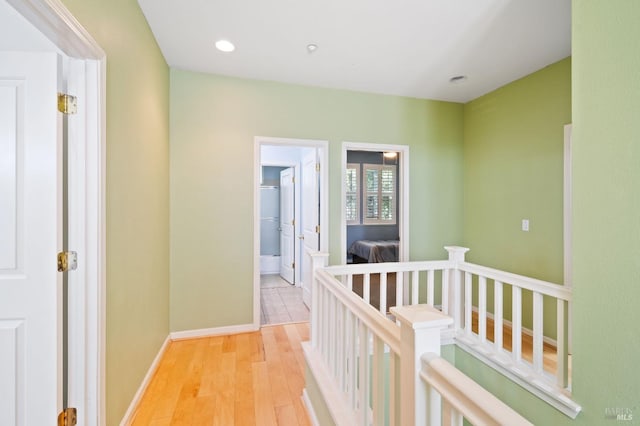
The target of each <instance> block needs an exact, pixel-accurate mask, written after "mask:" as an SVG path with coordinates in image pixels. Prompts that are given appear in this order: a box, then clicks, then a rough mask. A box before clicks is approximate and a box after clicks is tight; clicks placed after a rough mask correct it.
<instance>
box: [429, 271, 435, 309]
mask: <svg viewBox="0 0 640 426" xmlns="http://www.w3.org/2000/svg"><path fill="white" fill-rule="evenodd" d="M434 277H435V271H434V270H433V269H429V270H428V271H427V305H429V306H435V303H436V302H435V298H436V297H435V278H434Z"/></svg>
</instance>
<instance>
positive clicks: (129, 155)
mask: <svg viewBox="0 0 640 426" xmlns="http://www.w3.org/2000/svg"><path fill="white" fill-rule="evenodd" d="M63 1H64V4H65V5H66V6H67V7H68V8H69V10H70V11H71V12H72V13H73V15H74V16H75V17H76V18H77V19H78V20H79V21H80V23H81V24H82V25H84V26H85V28H86V29H87V30H88V31H89V32H90V33H91V35H92V36H93V37H94V38H95V39H96V41H97V42H98V43H99V44H100V46H101V47H102V48H103V49H104V50H105V52H106V53H107V96H106V99H107V111H106V114H107V141H106V163H107V169H106V191H107V192H106V203H107V204H106V214H107V216H106V222H107V235H106V238H107V271H106V274H107V283H106V294H107V312H106V321H107V324H106V327H107V330H106V333H107V346H106V401H107V412H106V416H107V424H108V425H116V424H119V422H120V420H121V419H122V416H123V415H124V413H125V411H126V409H127V408H128V406H129V404H130V403H131V400H132V399H133V396H134V394H135V392H136V391H137V389H138V387H139V386H140V384H141V382H142V379H143V378H144V375H145V374H146V372H147V370H148V369H149V366H150V365H151V362H152V361H153V359H154V357H155V356H156V354H157V353H158V350H159V349H160V346H161V345H162V343H163V341H164V340H165V338H166V337H167V334H168V332H169V299H168V296H169V116H168V114H169V70H168V67H167V64H166V63H165V61H164V58H163V56H162V54H161V53H160V50H159V49H158V47H157V44H156V42H155V39H154V38H153V35H152V34H151V31H150V30H149V27H148V26H147V22H146V20H145V19H144V16H143V15H142V12H141V11H140V9H139V7H138V4H137V2H135V1H125V0H116V1H100V0H63Z"/></svg>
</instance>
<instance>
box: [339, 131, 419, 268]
mask: <svg viewBox="0 0 640 426" xmlns="http://www.w3.org/2000/svg"><path fill="white" fill-rule="evenodd" d="M342 182H343V183H344V184H343V185H342V208H341V212H342V213H341V226H340V236H341V244H340V250H341V259H342V261H343V263H374V262H398V261H400V262H402V261H407V260H409V230H408V224H409V147H408V146H406V145H380V144H366V143H354V142H344V143H343V145H342Z"/></svg>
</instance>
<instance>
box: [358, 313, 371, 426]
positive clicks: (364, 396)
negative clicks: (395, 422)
mask: <svg viewBox="0 0 640 426" xmlns="http://www.w3.org/2000/svg"><path fill="white" fill-rule="evenodd" d="M359 329H360V330H359V333H358V334H359V336H358V346H360V356H359V359H358V366H359V367H360V368H359V370H358V376H359V386H358V408H359V411H360V416H359V417H360V419H361V421H360V424H362V425H368V424H369V389H370V385H371V381H370V377H371V376H370V375H369V365H370V362H369V329H368V328H367V326H365V325H364V323H362V322H360V324H359Z"/></svg>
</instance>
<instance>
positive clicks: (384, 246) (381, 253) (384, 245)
mask: <svg viewBox="0 0 640 426" xmlns="http://www.w3.org/2000/svg"><path fill="white" fill-rule="evenodd" d="M399 246H400V241H398V240H384V241H371V240H358V241H355V242H354V243H353V244H351V247H349V254H353V255H356V256H358V257H361V258H363V259H366V260H367V262H369V263H380V262H397V261H398V247H399Z"/></svg>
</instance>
